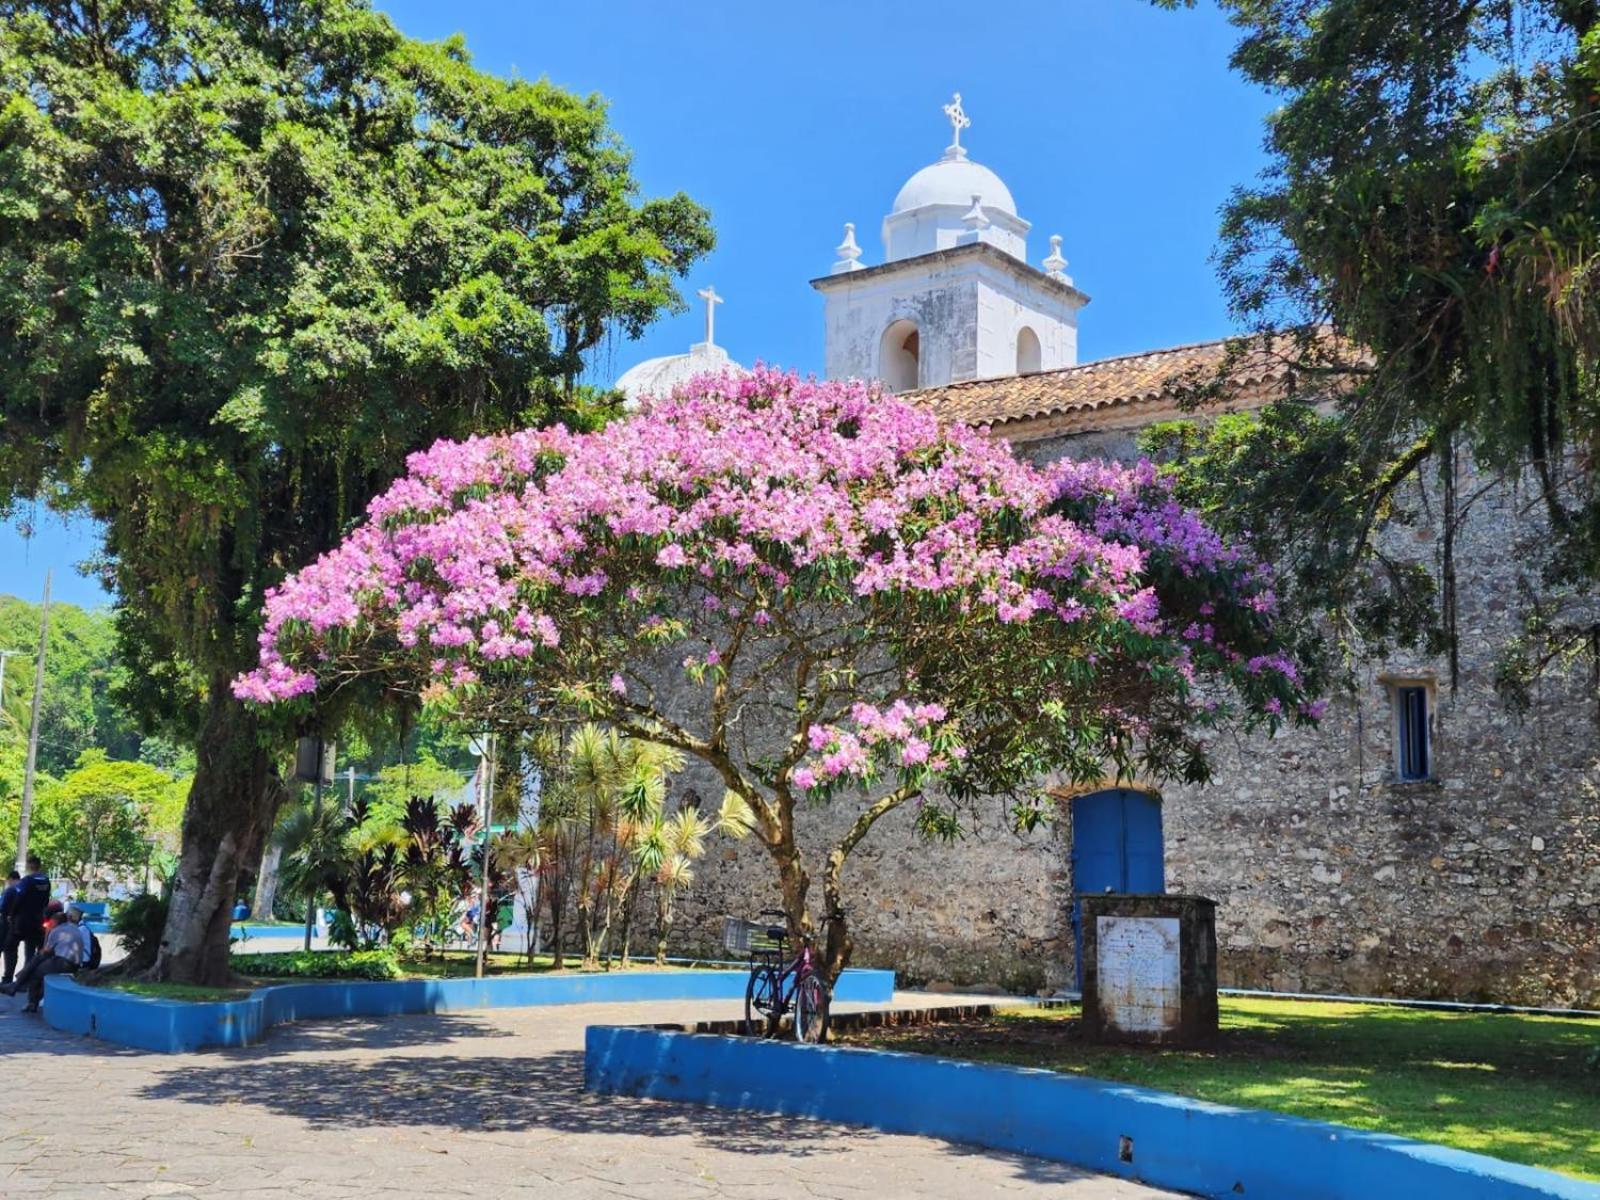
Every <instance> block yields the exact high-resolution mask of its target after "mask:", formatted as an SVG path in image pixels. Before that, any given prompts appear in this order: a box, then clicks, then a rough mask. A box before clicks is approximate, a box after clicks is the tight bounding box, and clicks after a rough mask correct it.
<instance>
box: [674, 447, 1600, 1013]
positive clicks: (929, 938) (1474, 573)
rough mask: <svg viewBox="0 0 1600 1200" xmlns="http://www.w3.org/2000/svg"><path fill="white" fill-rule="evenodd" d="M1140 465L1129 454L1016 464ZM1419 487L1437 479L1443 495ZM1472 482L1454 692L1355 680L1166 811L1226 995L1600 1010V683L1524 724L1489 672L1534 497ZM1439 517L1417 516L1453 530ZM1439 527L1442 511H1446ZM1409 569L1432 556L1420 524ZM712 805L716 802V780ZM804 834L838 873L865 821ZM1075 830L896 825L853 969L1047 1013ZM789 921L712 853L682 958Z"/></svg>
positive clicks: (1543, 704)
mask: <svg viewBox="0 0 1600 1200" xmlns="http://www.w3.org/2000/svg"><path fill="white" fill-rule="evenodd" d="M1020 450H1021V452H1024V453H1027V454H1028V455H1029V456H1030V457H1033V458H1036V459H1040V460H1043V459H1049V458H1055V457H1058V456H1060V455H1063V454H1071V455H1074V456H1077V457H1087V456H1108V457H1126V456H1127V455H1129V454H1130V453H1131V452H1132V434H1130V433H1117V434H1100V435H1096V434H1090V435H1081V436H1078V437H1076V438H1072V439H1060V440H1057V441H1055V442H1050V443H1036V444H1033V445H1029V446H1025V447H1021V448H1020ZM1424 478H1431V476H1427V475H1426V473H1425V475H1424ZM1484 486H1485V481H1483V480H1479V479H1473V478H1467V479H1464V480H1463V482H1462V485H1461V487H1460V489H1459V494H1460V495H1462V496H1467V495H1473V494H1477V498H1476V499H1475V500H1474V501H1473V503H1472V507H1471V509H1470V510H1469V512H1468V515H1467V517H1466V520H1465V524H1464V527H1463V529H1462V531H1461V533H1460V535H1459V537H1458V542H1457V549H1456V555H1457V563H1458V567H1457V576H1458V580H1459V584H1458V587H1459V597H1458V602H1459V607H1460V632H1461V641H1460V651H1459V661H1460V672H1459V677H1458V679H1457V681H1456V684H1455V686H1452V684H1451V680H1450V671H1449V666H1448V664H1447V663H1445V662H1443V661H1438V660H1433V659H1428V658H1425V657H1402V658H1397V659H1394V660H1391V661H1385V662H1371V663H1365V664H1362V665H1361V666H1360V667H1359V668H1358V686H1357V687H1356V689H1355V691H1354V694H1343V695H1338V696H1334V697H1331V699H1332V700H1333V705H1332V707H1331V709H1330V711H1329V713H1328V716H1327V717H1326V719H1325V720H1324V722H1323V724H1322V726H1321V727H1320V728H1319V729H1317V730H1314V731H1287V732H1283V733H1280V734H1279V735H1278V736H1276V737H1267V736H1266V735H1264V734H1262V735H1257V736H1252V737H1246V736H1244V735H1226V736H1218V737H1216V738H1214V739H1213V742H1212V746H1211V751H1212V755H1213V761H1214V764H1215V777H1214V779H1213V780H1212V781H1211V782H1210V783H1209V784H1206V785H1204V786H1199V787H1196V786H1168V787H1164V788H1162V789H1161V795H1162V802H1163V804H1162V806H1163V822H1164V827H1165V836H1166V883H1167V889H1168V891H1172V892H1187V893H1192V894H1197V895H1202V896H1210V897H1214V898H1215V899H1216V901H1217V914H1216V919H1217V942H1218V954H1219V960H1218V967H1219V982H1220V983H1221V984H1222V985H1223V986H1225V987H1227V986H1233V987H1260V988H1270V989H1275V990H1284V991H1317V992H1336V993H1344V994H1358V995H1374V996H1397V997H1420V998H1436V999H1458V1000H1493V1001H1502V1002H1510V1003H1524V1004H1552V1005H1579V1006H1584V1007H1600V767H1597V759H1600V712H1597V705H1596V699H1595V695H1594V692H1593V686H1592V683H1591V682H1590V681H1589V680H1588V679H1587V677H1585V678H1581V679H1580V678H1571V677H1569V678H1564V679H1551V680H1549V681H1547V682H1545V683H1544V684H1542V685H1541V688H1540V690H1539V692H1538V694H1537V695H1536V697H1535V703H1534V705H1533V708H1532V710H1531V711H1530V712H1528V713H1527V714H1526V715H1524V716H1521V717H1518V716H1515V715H1513V714H1512V713H1510V712H1509V711H1507V709H1506V708H1505V707H1504V706H1503V705H1502V703H1501V701H1500V699H1499V698H1498V697H1497V696H1496V694H1495V692H1494V689H1493V675H1494V660H1495V656H1496V653H1497V650H1498V647H1499V646H1500V644H1501V643H1502V641H1503V640H1504V638H1505V637H1506V636H1507V635H1508V634H1510V633H1512V632H1513V631H1514V629H1515V627H1516V619H1517V618H1516V607H1517V606H1516V587H1517V580H1518V577H1519V572H1520V571H1521V570H1523V565H1522V564H1523V558H1522V556H1521V555H1519V547H1520V548H1525V547H1527V546H1528V545H1530V544H1532V543H1534V542H1536V541H1537V539H1538V538H1539V537H1540V536H1541V532H1542V531H1541V524H1540V521H1539V519H1538V515H1537V506H1536V505H1535V504H1533V503H1532V501H1533V500H1534V499H1535V497H1534V496H1533V494H1532V493H1531V492H1527V491H1523V490H1519V489H1518V488H1516V487H1514V486H1510V485H1504V484H1501V485H1488V490H1486V491H1482V492H1481V494H1478V493H1480V489H1482V488H1483V487H1484ZM1435 499H1436V498H1435V497H1432V496H1430V495H1428V494H1426V493H1423V494H1419V495H1415V496H1413V497H1412V500H1413V501H1414V502H1415V503H1416V504H1417V505H1418V506H1419V510H1420V511H1422V512H1424V513H1426V512H1429V511H1432V512H1437V511H1438V508H1437V506H1436V504H1434V501H1435ZM1430 504H1432V505H1433V506H1432V507H1431V508H1430ZM1390 536H1391V539H1392V541H1393V545H1392V546H1391V549H1392V550H1394V551H1396V552H1397V553H1405V554H1407V556H1409V557H1412V558H1431V556H1432V555H1433V554H1434V553H1435V545H1436V539H1435V535H1434V530H1433V529H1432V528H1430V527H1428V526H1427V525H1426V524H1424V525H1421V526H1415V527H1401V528H1398V529H1396V530H1394V531H1393V532H1392V533H1391V535H1390ZM1397 678H1398V679H1406V680H1423V681H1427V682H1429V683H1430V685H1431V686H1432V688H1433V693H1432V698H1433V700H1434V706H1433V712H1432V726H1433V759H1434V766H1435V770H1434V775H1433V778H1431V779H1430V780H1428V781H1426V782H1422V783H1400V782H1397V781H1396V778H1395V760H1394V726H1393V712H1392V708H1391V698H1390V687H1389V681H1390V680H1393V679H1397ZM697 786H698V787H699V788H700V790H701V791H702V792H703V794H705V795H707V796H720V794H721V789H720V787H719V786H718V785H716V784H715V783H714V782H713V781H711V780H709V779H707V780H703V781H701V782H699V783H698V784H697ZM853 812H854V809H853V807H852V806H850V805H848V804H845V803H843V802H835V803H834V804H833V805H830V806H825V807H817V808H813V809H807V810H805V811H803V812H802V813H801V814H800V818H799V822H798V823H799V824H800V825H801V827H802V829H803V830H804V831H805V836H804V838H803V841H804V843H805V844H806V846H807V848H808V850H809V851H810V853H811V854H812V856H813V857H812V861H813V862H817V861H820V850H821V847H822V844H823V843H824V841H825V840H827V839H830V838H837V837H838V836H839V834H840V833H842V831H843V830H844V828H845V827H846V824H847V822H848V821H849V819H850V818H851V816H852V815H853ZM1068 813H1069V809H1068V806H1066V805H1065V804H1063V805H1061V806H1060V807H1059V811H1058V818H1057V820H1056V822H1055V823H1054V824H1053V825H1052V826H1051V827H1050V828H1048V829H1046V830H1042V831H1038V832H1035V833H1032V834H1027V835H1021V834H1017V833H1014V832H1012V831H1011V830H1010V829H1009V828H1008V826H1007V822H1006V820H1005V817H1004V813H1003V812H1002V811H1001V808H1000V806H999V804H998V803H997V804H996V805H995V808H994V810H993V812H992V814H990V815H989V816H988V817H986V819H985V820H984V821H983V822H982V823H981V824H980V825H979V826H978V827H976V828H974V829H972V830H971V831H969V833H968V834H967V836H966V837H964V838H963V839H962V840H960V841H958V842H955V843H952V844H948V845H944V844H939V843H929V842H926V841H924V840H923V839H922V838H920V837H919V836H918V835H917V833H916V832H915V830H914V829H913V827H912V814H911V813H909V812H905V811H901V812H898V813H895V814H892V815H891V816H890V817H889V818H886V819H885V820H884V821H883V822H881V823H880V824H879V826H878V827H877V828H876V829H875V830H874V831H873V833H872V834H871V835H870V836H869V837H868V838H867V839H866V841H864V842H863V843H862V844H861V846H860V847H858V848H857V850H856V851H855V854H854V855H853V856H852V859H851V862H850V864H849V865H848V866H847V868H846V873H845V878H846V884H847V897H848V899H847V907H848V908H849V910H850V916H851V920H852V923H853V925H854V927H855V929H856V931H857V945H858V950H857V955H856V960H855V961H856V964H857V965H861V966H893V967H895V968H896V969H897V970H899V971H900V972H901V973H902V978H903V979H905V980H907V981H908V982H909V983H912V984H917V983H934V984H941V983H948V984H952V985H959V986H962V987H971V986H984V985H989V986H994V987H998V988H1004V989H1007V990H1012V991H1021V992H1037V991H1051V990H1055V989H1057V988H1059V987H1062V986H1066V985H1068V984H1069V982H1070V981H1071V980H1072V978H1073V975H1074V972H1073V962H1072V956H1073V941H1072V928H1071V923H1070V906H1071V895H1072V884H1071V877H1070V876H1071V869H1070V862H1071V838H1072V831H1071V827H1070V819H1069V815H1068ZM776 899H777V888H776V876H775V873H774V871H773V868H772V866H771V864H770V863H769V862H768V861H767V859H766V857H765V852H764V851H763V850H762V848H761V847H760V846H759V845H756V844H754V843H753V842H748V841H747V842H744V843H739V844H728V843H722V842H719V843H717V844H716V845H714V847H713V849H712V851H711V854H710V857H709V858H708V860H707V861H706V862H705V863H704V864H703V867H702V870H701V871H700V877H699V879H698V881H697V882H696V884H695V887H694V888H693V889H692V891H691V892H690V893H689V894H688V895H687V896H686V897H685V898H684V900H683V902H682V904H681V908H680V913H681V916H680V919H679V925H678V935H679V937H680V938H682V939H683V940H685V941H686V942H687V943H689V944H691V945H695V946H699V947H702V948H705V949H708V950H709V949H712V948H713V947H714V946H715V939H716V936H717V921H718V919H719V918H720V916H721V915H722V914H723V913H753V912H754V911H755V910H758V909H760V908H768V907H772V906H773V905H774V903H775V901H776Z"/></svg>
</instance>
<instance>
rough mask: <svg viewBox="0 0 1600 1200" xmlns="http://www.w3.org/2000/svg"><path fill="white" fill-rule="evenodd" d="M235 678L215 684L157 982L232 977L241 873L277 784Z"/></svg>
mask: <svg viewBox="0 0 1600 1200" xmlns="http://www.w3.org/2000/svg"><path fill="white" fill-rule="evenodd" d="M229 682H230V681H229V679H228V678H227V677H226V676H219V677H217V678H215V679H213V680H212V681H211V700H210V702H209V703H208V705H207V707H206V715H205V720H204V722H203V724H202V725H201V729H200V738H199V744H198V746H197V749H196V763H195V775H194V783H193V785H192V786H191V787H190V789H189V803H188V807H187V808H186V809H185V811H184V815H183V853H182V856H181V857H180V859H179V861H178V868H177V871H176V872H175V874H174V875H173V882H172V906H171V909H170V911H169V912H168V914H167V927H166V930H165V931H164V932H163V933H162V935H161V949H160V951H159V953H158V954H157V956H156V961H155V965H154V966H153V967H151V968H150V972H149V977H150V978H151V979H157V980H171V981H173V982H178V983H197V984H208V985H218V984H225V983H227V982H229V981H230V980H231V979H232V977H233V972H232V970H231V968H230V966H229V963H228V926H229V923H230V920H231V917H232V911H233V904H234V900H235V897H236V895H237V892H238V886H239V875H240V872H241V871H243V870H245V869H246V868H248V867H249V866H251V865H253V864H254V863H255V862H256V861H257V858H256V856H257V855H258V854H260V852H261V845H262V841H263V840H264V839H265V837H266V835H267V829H268V827H269V826H270V825H271V822H272V816H273V811H272V810H273V807H274V803H273V800H274V789H272V788H271V787H269V786H268V783H269V780H268V769H269V757H268V755H267V753H266V751H265V750H264V749H263V748H262V746H261V744H260V727H259V722H258V721H257V719H256V717H255V716H254V715H253V714H252V713H251V712H250V711H249V710H247V709H246V708H245V706H244V705H242V704H241V703H239V701H237V700H235V699H234V698H233V695H232V693H231V692H230V691H229V690H228V684H229Z"/></svg>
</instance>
